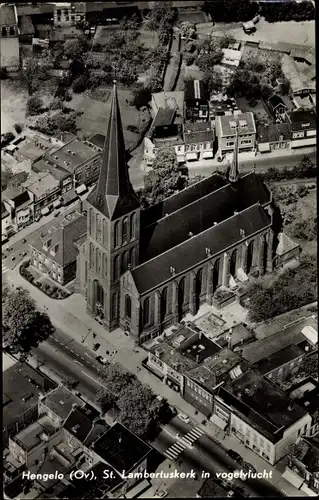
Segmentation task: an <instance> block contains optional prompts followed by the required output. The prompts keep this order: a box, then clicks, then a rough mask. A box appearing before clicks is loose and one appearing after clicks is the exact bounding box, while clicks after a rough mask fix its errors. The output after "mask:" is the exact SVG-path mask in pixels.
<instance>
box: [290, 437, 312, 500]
mask: <svg viewBox="0 0 319 500" xmlns="http://www.w3.org/2000/svg"><path fill="white" fill-rule="evenodd" d="M318 463H319V434H318V433H317V434H316V435H314V436H312V437H300V438H299V439H298V440H297V442H296V443H294V444H293V445H292V446H291V447H290V449H289V454H288V464H287V466H286V470H285V472H284V474H283V477H284V478H285V479H286V480H287V481H289V482H290V483H291V484H293V485H294V486H295V488H298V489H299V490H300V491H302V492H304V493H306V495H308V496H318V494H319V474H318Z"/></svg>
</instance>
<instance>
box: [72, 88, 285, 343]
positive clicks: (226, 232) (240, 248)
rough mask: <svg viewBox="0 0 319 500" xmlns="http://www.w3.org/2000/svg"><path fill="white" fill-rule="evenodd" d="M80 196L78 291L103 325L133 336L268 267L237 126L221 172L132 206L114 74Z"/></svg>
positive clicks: (263, 194) (268, 242)
mask: <svg viewBox="0 0 319 500" xmlns="http://www.w3.org/2000/svg"><path fill="white" fill-rule="evenodd" d="M239 126H240V123H239V124H237V127H239ZM86 204H87V205H86V210H87V237H86V240H85V241H84V242H83V243H82V245H81V247H80V252H79V255H78V258H77V282H78V283H79V284H80V291H81V293H82V294H83V295H84V296H85V298H86V303H87V310H88V312H89V313H90V314H91V315H93V316H94V317H97V318H98V320H99V321H100V322H101V323H102V324H103V325H104V327H105V328H106V329H107V330H108V331H112V330H114V329H116V328H118V327H121V328H122V329H123V330H124V331H126V332H129V333H130V335H131V336H132V337H133V338H134V339H135V341H136V342H137V343H142V342H144V341H146V340H147V339H149V338H152V337H155V336H157V335H160V334H161V333H162V331H163V330H164V329H165V328H167V327H168V326H170V325H172V324H174V323H176V322H178V321H180V320H181V319H182V318H183V317H184V316H185V315H186V314H187V313H191V314H193V315H194V314H196V313H197V311H198V309H199V307H200V306H201V305H202V304H203V303H207V304H211V303H212V298H213V296H214V293H215V292H216V290H218V288H219V287H220V286H223V287H226V288H228V287H229V286H230V284H231V283H233V284H234V283H236V280H237V279H238V277H243V276H244V277H245V279H247V277H249V276H250V275H252V276H256V275H262V274H264V273H266V272H272V270H273V265H274V257H275V250H274V249H275V246H276V244H277V239H276V234H275V232H274V229H273V220H272V218H273V207H272V194H271V192H270V191H269V189H268V188H267V187H266V186H265V185H264V184H263V183H262V182H261V180H260V179H259V178H258V176H257V175H256V174H255V173H254V172H252V173H249V174H246V175H244V176H242V177H239V174H238V134H237V135H236V139H235V150H234V158H233V161H232V164H231V166H230V169H229V174H228V179H225V178H224V177H222V176H220V175H219V174H213V175H211V176H210V177H207V178H205V179H204V180H202V181H200V182H198V183H196V184H194V185H191V186H190V187H188V188H186V189H184V190H183V191H180V192H178V193H177V194H175V195H172V196H170V197H169V198H167V199H165V200H164V201H162V202H159V203H157V204H155V205H153V206H151V207H149V208H147V209H142V207H141V205H140V202H139V199H138V196H137V195H136V193H135V192H134V189H133V187H132V185H131V182H130V178H129V169H128V165H127V162H126V154H125V144H124V136H123V128H122V121H121V114H120V109H119V103H118V96H117V89H116V85H115V84H114V88H113V95H112V105H111V113H110V117H109V122H108V127H107V133H106V138H105V144H104V150H103V155H102V159H101V170H100V177H99V180H98V183H97V185H96V187H95V188H94V190H93V191H92V192H91V193H90V195H89V196H88V198H87V200H86Z"/></svg>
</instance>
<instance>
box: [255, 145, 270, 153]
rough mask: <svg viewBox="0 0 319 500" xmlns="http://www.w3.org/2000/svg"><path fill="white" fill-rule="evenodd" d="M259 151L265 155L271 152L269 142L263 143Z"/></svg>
mask: <svg viewBox="0 0 319 500" xmlns="http://www.w3.org/2000/svg"><path fill="white" fill-rule="evenodd" d="M258 151H260V152H261V153H265V152H266V151H270V144H269V142H263V143H261V144H258Z"/></svg>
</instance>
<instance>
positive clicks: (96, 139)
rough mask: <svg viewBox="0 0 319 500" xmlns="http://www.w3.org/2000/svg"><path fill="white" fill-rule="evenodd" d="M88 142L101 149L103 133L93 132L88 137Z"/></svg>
mask: <svg viewBox="0 0 319 500" xmlns="http://www.w3.org/2000/svg"><path fill="white" fill-rule="evenodd" d="M89 142H90V143H91V144H93V146H97V147H98V148H100V149H103V147H104V142H105V135H103V134H94V135H92V137H90V139H89Z"/></svg>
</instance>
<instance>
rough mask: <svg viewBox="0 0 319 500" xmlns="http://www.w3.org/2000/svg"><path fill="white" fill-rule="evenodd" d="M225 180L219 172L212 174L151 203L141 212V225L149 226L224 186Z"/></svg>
mask: <svg viewBox="0 0 319 500" xmlns="http://www.w3.org/2000/svg"><path fill="white" fill-rule="evenodd" d="M225 184H227V181H226V180H225V179H224V177H222V176H221V175H219V174H213V175H211V176H209V177H206V178H205V179H203V180H201V181H199V182H196V184H193V185H192V186H189V187H188V188H186V189H183V190H182V191H180V192H179V193H176V194H173V195H172V196H169V197H168V198H165V199H164V200H163V201H161V202H159V203H156V205H152V206H151V207H150V208H148V209H147V210H143V211H142V212H141V225H142V227H144V228H145V227H146V226H149V225H151V224H153V223H155V222H156V221H158V220H160V219H162V218H163V217H165V216H166V215H170V214H172V213H173V212H176V211H177V210H180V209H181V208H183V207H185V206H187V205H189V204H190V203H193V202H194V201H196V200H199V199H200V198H203V197H204V196H207V195H208V194H210V193H212V192H213V191H216V189H219V188H220V187H222V186H225Z"/></svg>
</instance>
